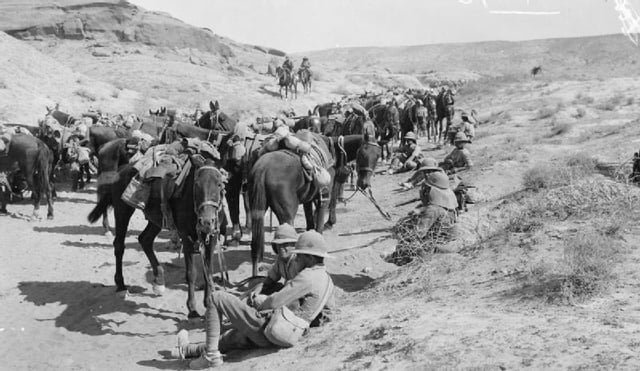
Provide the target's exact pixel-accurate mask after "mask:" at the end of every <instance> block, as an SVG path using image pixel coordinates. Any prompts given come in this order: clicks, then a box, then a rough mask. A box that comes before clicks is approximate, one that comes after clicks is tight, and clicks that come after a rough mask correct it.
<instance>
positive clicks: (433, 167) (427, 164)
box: [419, 157, 442, 171]
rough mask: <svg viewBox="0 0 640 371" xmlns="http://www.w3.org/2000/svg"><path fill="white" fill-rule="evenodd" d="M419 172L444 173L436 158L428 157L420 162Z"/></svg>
mask: <svg viewBox="0 0 640 371" xmlns="http://www.w3.org/2000/svg"><path fill="white" fill-rule="evenodd" d="M419 171H442V169H441V168H440V167H439V166H438V161H436V159H435V158H431V157H426V158H424V159H423V160H422V161H420V169H419Z"/></svg>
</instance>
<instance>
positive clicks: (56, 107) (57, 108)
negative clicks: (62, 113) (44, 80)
mask: <svg viewBox="0 0 640 371" xmlns="http://www.w3.org/2000/svg"><path fill="white" fill-rule="evenodd" d="M54 109H55V110H56V111H57V110H59V109H60V103H56V106H55V107H54Z"/></svg>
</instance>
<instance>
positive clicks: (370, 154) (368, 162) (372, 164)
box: [356, 142, 382, 189]
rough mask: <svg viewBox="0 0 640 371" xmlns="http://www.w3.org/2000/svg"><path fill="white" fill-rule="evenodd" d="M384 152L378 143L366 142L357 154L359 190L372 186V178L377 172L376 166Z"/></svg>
mask: <svg viewBox="0 0 640 371" xmlns="http://www.w3.org/2000/svg"><path fill="white" fill-rule="evenodd" d="M381 154H382V150H381V148H380V146H379V145H377V144H376V143H369V142H365V143H364V144H362V146H361V147H360V148H359V149H358V153H357V154H356V171H357V173H358V182H357V185H358V188H359V189H367V188H369V187H370V186H371V178H372V177H373V172H374V171H375V170H376V164H377V163H378V159H379V158H380V155H381Z"/></svg>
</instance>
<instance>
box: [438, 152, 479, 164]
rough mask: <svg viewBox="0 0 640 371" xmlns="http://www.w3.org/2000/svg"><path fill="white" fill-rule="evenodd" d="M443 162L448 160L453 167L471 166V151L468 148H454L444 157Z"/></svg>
mask: <svg viewBox="0 0 640 371" xmlns="http://www.w3.org/2000/svg"><path fill="white" fill-rule="evenodd" d="M443 162H445V163H447V162H450V163H451V166H453V167H472V166H473V162H472V161H471V152H469V150H468V149H466V148H463V149H459V148H454V149H453V151H451V153H449V154H448V155H447V157H445V158H444V161H443Z"/></svg>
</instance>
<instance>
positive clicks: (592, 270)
mask: <svg viewBox="0 0 640 371" xmlns="http://www.w3.org/2000/svg"><path fill="white" fill-rule="evenodd" d="M619 252H620V248H619V247H618V242H617V241H615V240H613V239H611V238H610V237H608V236H605V235H602V234H601V233H598V232H597V231H593V230H590V231H582V232H581V233H578V234H576V235H575V236H573V237H570V238H568V239H567V240H566V241H565V244H564V256H563V259H562V264H563V265H564V269H565V272H564V274H563V285H562V291H561V295H562V296H563V297H564V298H566V299H568V300H569V301H573V300H574V299H576V298H578V299H580V298H584V297H588V296H591V295H592V294H595V293H597V292H598V291H600V289H601V288H603V287H606V284H607V283H608V282H609V281H610V280H611V278H612V277H613V274H612V271H613V266H614V264H615V262H616V260H617V255H618V253H619Z"/></svg>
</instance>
